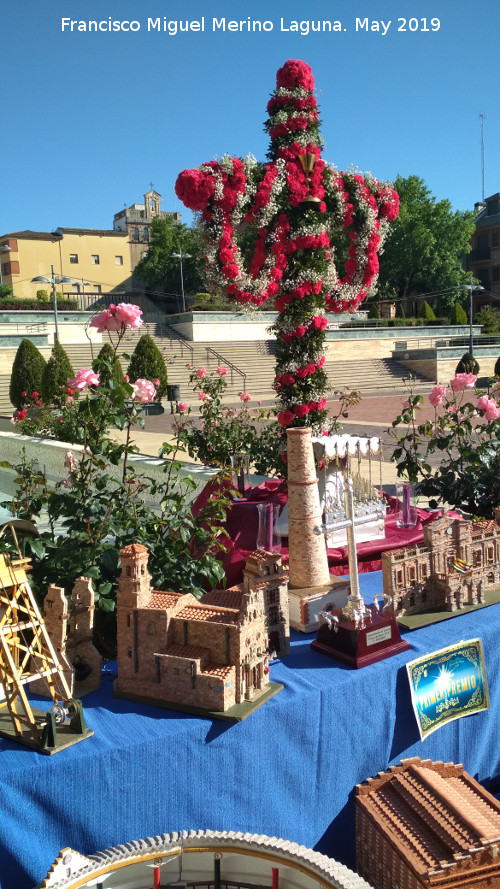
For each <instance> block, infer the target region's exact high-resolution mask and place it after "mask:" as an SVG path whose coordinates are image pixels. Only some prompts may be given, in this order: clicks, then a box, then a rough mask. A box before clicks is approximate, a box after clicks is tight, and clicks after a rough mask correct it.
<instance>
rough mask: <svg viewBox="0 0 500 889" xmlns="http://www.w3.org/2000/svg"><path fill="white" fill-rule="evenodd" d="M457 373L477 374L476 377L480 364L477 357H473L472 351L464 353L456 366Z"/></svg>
mask: <svg viewBox="0 0 500 889" xmlns="http://www.w3.org/2000/svg"><path fill="white" fill-rule="evenodd" d="M455 373H456V374H475V375H476V377H477V375H478V373H479V364H478V363H477V361H476V359H475V358H473V357H472V355H471V354H470V352H465V354H464V355H462V357H461V359H460V361H459V362H458V364H457V366H456V368H455Z"/></svg>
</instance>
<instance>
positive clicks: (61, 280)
mask: <svg viewBox="0 0 500 889" xmlns="http://www.w3.org/2000/svg"><path fill="white" fill-rule="evenodd" d="M31 283H32V284H35V283H36V284H52V303H53V306H54V327H55V333H54V337H55V339H56V340H59V328H58V326H57V294H56V284H74V283H75V281H74V280H73V278H68V276H67V275H63V276H61V277H58V278H56V276H55V274H54V266H53V265H51V267H50V278H47V277H46V276H45V275H37V276H36V278H32V279H31Z"/></svg>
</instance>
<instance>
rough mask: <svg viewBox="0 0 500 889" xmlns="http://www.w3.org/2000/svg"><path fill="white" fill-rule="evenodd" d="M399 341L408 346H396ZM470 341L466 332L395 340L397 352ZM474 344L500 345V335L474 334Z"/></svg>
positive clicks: (462, 344)
mask: <svg viewBox="0 0 500 889" xmlns="http://www.w3.org/2000/svg"><path fill="white" fill-rule="evenodd" d="M397 342H405V343H406V346H405V348H404V349H403V348H402V347H401V346H400V347H399V348H398V347H397V346H396V343H397ZM469 343H470V337H469V336H468V334H464V335H463V336H459V335H458V334H457V335H456V336H449V337H443V336H435V337H425V338H424V337H415V338H414V339H411V338H408V339H406V340H399V341H398V340H396V339H395V340H394V346H395V349H394V351H395V352H399V351H402V352H411V351H412V349H453V348H454V347H456V346H468V345H469ZM472 344H473V345H474V346H496V345H500V337H499V336H473V337H472Z"/></svg>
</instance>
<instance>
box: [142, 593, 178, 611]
mask: <svg viewBox="0 0 500 889" xmlns="http://www.w3.org/2000/svg"><path fill="white" fill-rule="evenodd" d="M183 595H184V593H164V592H162V591H161V590H153V591H152V593H151V598H150V600H149V602H148V606H147V607H148V608H160V609H161V608H170V606H171V605H175V603H176V602H178V601H179V599H180V598H181V596H183Z"/></svg>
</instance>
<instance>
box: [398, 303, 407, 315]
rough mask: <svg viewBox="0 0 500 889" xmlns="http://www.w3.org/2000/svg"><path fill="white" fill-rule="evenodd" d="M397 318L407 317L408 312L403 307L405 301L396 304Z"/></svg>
mask: <svg viewBox="0 0 500 889" xmlns="http://www.w3.org/2000/svg"><path fill="white" fill-rule="evenodd" d="M396 318H406V312H405V310H404V308H403V303H398V304H397V306H396Z"/></svg>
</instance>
